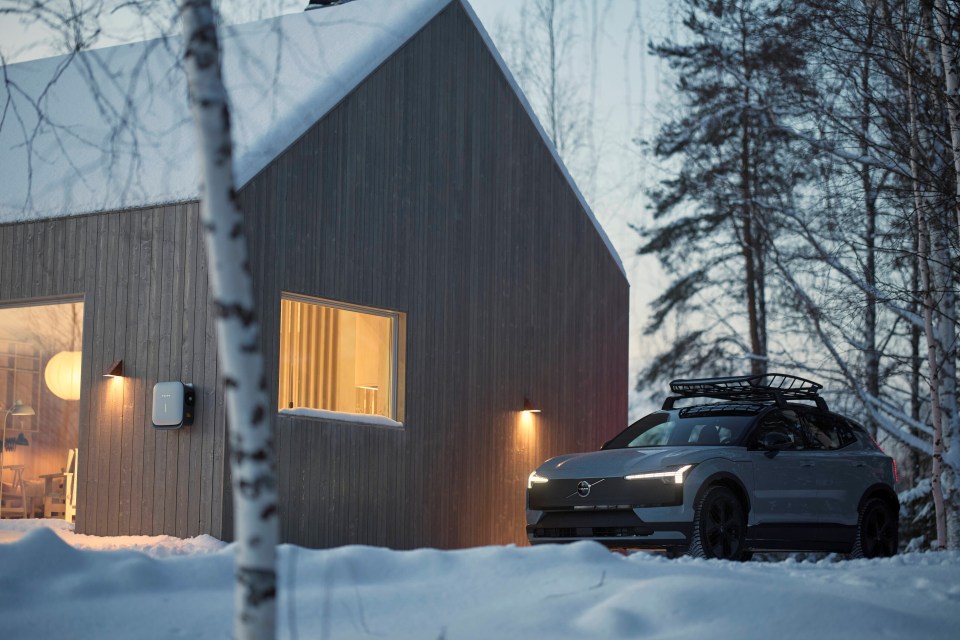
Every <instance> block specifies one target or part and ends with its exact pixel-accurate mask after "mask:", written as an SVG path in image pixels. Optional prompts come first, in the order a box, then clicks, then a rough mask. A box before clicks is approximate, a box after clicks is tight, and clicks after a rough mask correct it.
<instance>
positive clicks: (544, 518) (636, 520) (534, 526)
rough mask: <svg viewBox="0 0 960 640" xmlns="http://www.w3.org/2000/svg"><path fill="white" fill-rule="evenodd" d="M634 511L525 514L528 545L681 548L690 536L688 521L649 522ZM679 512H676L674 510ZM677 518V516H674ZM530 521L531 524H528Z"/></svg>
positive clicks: (589, 510) (591, 510)
mask: <svg viewBox="0 0 960 640" xmlns="http://www.w3.org/2000/svg"><path fill="white" fill-rule="evenodd" d="M638 511H639V510H637V509H615V510H614V509H571V510H559V511H539V512H537V511H528V512H527V517H528V522H530V524H528V525H527V539H528V540H529V541H530V544H550V543H553V544H556V543H568V542H576V541H578V540H593V541H595V542H599V543H601V544H604V545H606V546H608V547H611V548H624V549H663V548H676V549H685V548H686V547H688V546H689V544H690V536H691V535H692V533H693V525H692V522H691V521H686V522H683V521H674V522H669V521H667V522H650V521H645V520H643V519H642V518H641V517H640V515H639V514H638V513H637V512H638ZM678 511H679V509H678ZM678 515H679V514H678ZM531 521H532V522H531Z"/></svg>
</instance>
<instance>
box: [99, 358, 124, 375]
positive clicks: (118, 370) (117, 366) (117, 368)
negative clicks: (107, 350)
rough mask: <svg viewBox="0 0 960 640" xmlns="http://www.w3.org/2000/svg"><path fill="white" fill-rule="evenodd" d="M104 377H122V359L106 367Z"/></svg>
mask: <svg viewBox="0 0 960 640" xmlns="http://www.w3.org/2000/svg"><path fill="white" fill-rule="evenodd" d="M103 377H104V378H122V377H123V360H117V361H116V362H114V363H113V364H112V365H110V368H109V369H107V372H106V373H105V374H103Z"/></svg>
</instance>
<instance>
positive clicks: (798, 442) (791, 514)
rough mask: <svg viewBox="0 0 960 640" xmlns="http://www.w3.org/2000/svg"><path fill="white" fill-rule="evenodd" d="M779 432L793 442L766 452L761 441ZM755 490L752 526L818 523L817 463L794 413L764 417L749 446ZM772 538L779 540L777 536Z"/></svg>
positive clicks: (785, 410) (774, 534) (789, 411)
mask: <svg viewBox="0 0 960 640" xmlns="http://www.w3.org/2000/svg"><path fill="white" fill-rule="evenodd" d="M770 432H778V433H782V434H784V435H785V436H786V437H787V438H788V439H789V445H788V446H787V447H786V448H784V449H782V450H779V451H766V450H763V449H762V448H761V447H760V444H759V443H760V439H761V438H762V437H763V436H764V434H766V433H770ZM747 447H748V455H749V456H750V460H751V463H752V464H751V466H752V467H753V476H754V478H753V479H754V487H753V492H752V493H753V495H752V505H751V518H750V524H751V525H759V526H765V525H786V524H805V525H806V524H812V523H816V522H817V504H816V502H817V496H816V491H817V486H816V476H815V475H814V461H813V460H811V457H810V454H809V452H808V451H807V448H806V442H805V440H804V438H803V432H802V428H801V425H800V419H799V417H798V416H797V413H796V411H794V410H792V409H782V410H779V409H778V410H776V411H774V412H771V413H769V414H767V415H766V416H764V417H763V418H762V419H761V421H760V424H758V425H757V427H756V428H755V429H754V432H753V434H751V437H750V438H749V439H748V442H747ZM771 535H773V536H774V537H778V535H779V534H778V533H777V532H771Z"/></svg>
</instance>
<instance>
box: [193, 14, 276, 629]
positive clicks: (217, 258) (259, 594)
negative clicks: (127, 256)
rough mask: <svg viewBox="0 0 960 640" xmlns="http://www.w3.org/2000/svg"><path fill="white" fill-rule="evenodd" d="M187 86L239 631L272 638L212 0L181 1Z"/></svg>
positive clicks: (261, 435) (270, 552)
mask: <svg viewBox="0 0 960 640" xmlns="http://www.w3.org/2000/svg"><path fill="white" fill-rule="evenodd" d="M180 10H181V18H182V20H183V36H184V38H183V39H184V43H185V51H184V61H185V63H186V74H187V85H188V88H189V98H190V108H191V111H192V113H193V120H194V124H195V126H196V133H197V150H198V154H199V166H200V184H201V187H200V193H201V198H200V216H201V221H202V223H203V224H202V227H203V236H204V243H205V246H206V251H207V264H208V271H209V274H210V288H211V292H212V295H213V304H214V307H215V310H216V328H217V344H218V346H217V355H218V358H219V362H220V367H221V370H222V371H223V379H224V388H225V389H226V401H227V416H228V417H227V422H228V428H229V433H230V470H231V476H232V479H233V500H234V513H235V538H236V541H237V554H236V568H235V578H236V583H235V590H234V606H235V611H234V635H235V637H236V638H241V639H248V638H249V639H253V638H257V639H260V640H264V639H267V640H269V639H271V638H273V637H274V634H275V626H276V622H275V620H276V612H275V610H276V595H277V586H276V558H275V554H276V545H277V538H278V531H279V527H278V521H277V489H276V480H275V465H274V444H273V430H272V428H271V422H270V420H269V418H268V416H267V406H268V398H267V385H266V378H265V377H264V372H263V358H262V356H261V354H260V335H259V333H260V329H259V325H258V323H257V319H256V314H255V313H254V306H253V280H252V278H251V275H250V264H249V258H248V250H247V239H246V234H245V232H244V227H243V216H242V214H241V212H240V207H239V203H238V201H237V192H236V188H235V185H234V178H233V141H232V138H231V134H230V110H229V106H228V103H227V92H226V88H225V87H224V85H223V78H222V77H221V73H220V48H219V42H218V38H217V28H216V24H215V22H214V12H213V7H212V6H211V0H182V1H181V5H180Z"/></svg>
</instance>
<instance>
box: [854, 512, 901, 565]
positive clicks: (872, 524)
mask: <svg viewBox="0 0 960 640" xmlns="http://www.w3.org/2000/svg"><path fill="white" fill-rule="evenodd" d="M898 543H899V532H898V522H897V516H896V514H894V513H893V511H892V510H891V509H890V507H888V506H887V505H886V504H885V503H884V502H883V501H882V500H880V499H878V498H872V499H870V500H868V501H867V503H866V504H865V505H863V510H862V511H861V512H860V522H859V523H858V524H857V541H856V542H855V543H854V545H853V551H852V552H851V553H850V555H851V556H852V557H854V558H886V557H889V556H892V555H895V554H896V553H897V546H898Z"/></svg>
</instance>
